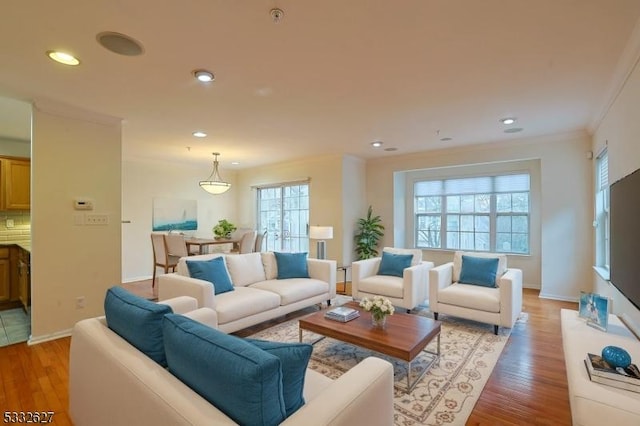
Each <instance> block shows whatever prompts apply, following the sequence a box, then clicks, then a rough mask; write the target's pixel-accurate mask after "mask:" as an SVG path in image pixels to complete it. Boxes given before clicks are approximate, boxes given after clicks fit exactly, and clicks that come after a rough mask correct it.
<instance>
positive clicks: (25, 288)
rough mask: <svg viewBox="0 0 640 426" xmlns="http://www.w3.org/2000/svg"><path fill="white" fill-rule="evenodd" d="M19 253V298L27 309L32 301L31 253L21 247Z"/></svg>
mask: <svg viewBox="0 0 640 426" xmlns="http://www.w3.org/2000/svg"><path fill="white" fill-rule="evenodd" d="M19 250H20V251H19V254H18V286H17V287H18V299H19V300H20V303H21V304H22V307H23V308H24V310H25V311H26V310H27V308H28V307H29V304H30V303H31V300H30V297H31V275H30V273H31V266H30V263H31V262H30V258H31V253H29V252H28V251H27V250H25V249H23V248H21V247H20V248H19Z"/></svg>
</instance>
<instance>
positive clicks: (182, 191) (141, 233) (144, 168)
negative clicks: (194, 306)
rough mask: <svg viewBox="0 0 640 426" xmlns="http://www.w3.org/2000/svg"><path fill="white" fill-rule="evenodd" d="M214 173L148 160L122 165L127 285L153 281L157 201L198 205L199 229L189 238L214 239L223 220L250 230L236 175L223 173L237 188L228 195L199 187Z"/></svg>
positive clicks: (124, 278) (124, 261) (124, 262)
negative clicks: (240, 203) (241, 206)
mask: <svg viewBox="0 0 640 426" xmlns="http://www.w3.org/2000/svg"><path fill="white" fill-rule="evenodd" d="M210 173H211V167H210V166H209V167H201V168H198V167H194V166H193V165H186V164H180V163H157V162H156V163H152V162H142V161H124V162H123V163H122V202H123V206H122V220H123V221H124V223H123V224H122V281H123V282H129V281H137V280H141V279H148V278H151V276H152V274H153V250H152V248H151V237H150V234H151V232H152V219H153V198H154V197H165V198H175V199H180V200H196V201H197V203H198V230H197V231H189V232H185V234H189V235H196V236H201V237H205V238H212V237H213V231H212V228H213V227H214V226H215V225H216V223H218V220H220V219H228V220H230V221H231V222H232V223H234V224H236V225H237V226H238V227H241V226H246V223H244V222H243V221H242V220H241V219H240V217H239V216H238V215H237V213H236V212H237V210H236V194H237V193H238V192H241V191H242V189H241V188H238V186H237V185H236V181H235V174H234V173H232V172H229V171H227V170H223V169H220V174H221V175H222V177H223V178H224V179H225V180H227V181H228V182H230V183H231V189H229V190H228V191H227V192H225V193H224V194H220V195H212V194H209V193H208V192H206V191H204V190H203V189H201V188H200V187H199V186H198V182H199V181H201V180H203V179H206V177H207V176H209V174H210ZM158 272H161V270H160V269H158Z"/></svg>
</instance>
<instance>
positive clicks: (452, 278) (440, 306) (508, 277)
mask: <svg viewBox="0 0 640 426" xmlns="http://www.w3.org/2000/svg"><path fill="white" fill-rule="evenodd" d="M463 255H469V256H473V257H489V258H498V259H499V264H498V265H499V266H498V272H497V278H496V287H482V286H478V285H472V284H462V283H459V282H458V280H459V278H460V271H461V264H462V256H463ZM429 275H430V277H429V282H430V287H429V309H430V310H431V312H433V314H434V318H435V319H438V314H441V313H442V314H447V315H453V316H457V317H461V318H466V319H470V320H473V321H479V322H484V323H488V324H493V326H494V333H495V334H498V327H499V326H502V327H508V328H511V327H513V324H514V323H515V322H516V319H518V315H520V312H521V311H522V270H520V269H516V268H508V267H507V257H506V256H505V255H503V254H495V253H478V252H471V253H464V252H460V251H458V252H456V253H455V254H454V259H453V262H448V263H445V264H443V265H439V266H436V267H435V268H432V269H431V270H430V271H429Z"/></svg>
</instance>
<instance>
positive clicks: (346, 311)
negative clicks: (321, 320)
mask: <svg viewBox="0 0 640 426" xmlns="http://www.w3.org/2000/svg"><path fill="white" fill-rule="evenodd" d="M359 316H360V312H359V311H358V310H357V309H353V308H345V307H343V306H339V307H337V308H334V309H331V310H330V311H327V313H326V314H324V317H325V318H327V319H330V320H334V321H340V322H347V321H351V320H352V319H356V318H358V317H359Z"/></svg>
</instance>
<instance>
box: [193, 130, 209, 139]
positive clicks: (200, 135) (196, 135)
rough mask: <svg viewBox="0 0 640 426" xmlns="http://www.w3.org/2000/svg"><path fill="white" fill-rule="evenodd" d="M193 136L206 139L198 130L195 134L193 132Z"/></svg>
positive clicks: (205, 135)
mask: <svg viewBox="0 0 640 426" xmlns="http://www.w3.org/2000/svg"><path fill="white" fill-rule="evenodd" d="M193 136H195V137H196V138H206V137H207V134H206V133H205V132H203V131H200V130H198V131H197V132H193Z"/></svg>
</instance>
